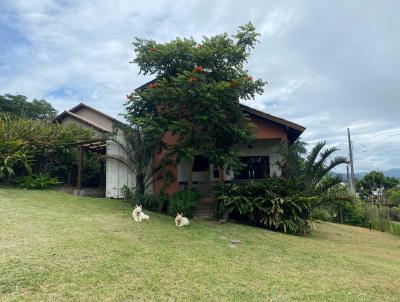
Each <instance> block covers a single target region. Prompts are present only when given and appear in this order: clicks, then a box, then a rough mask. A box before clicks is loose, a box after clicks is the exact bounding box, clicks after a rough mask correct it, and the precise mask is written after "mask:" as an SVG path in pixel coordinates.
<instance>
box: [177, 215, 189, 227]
mask: <svg viewBox="0 0 400 302" xmlns="http://www.w3.org/2000/svg"><path fill="white" fill-rule="evenodd" d="M189 223H190V222H189V219H187V218H186V217H183V216H182V213H180V214H179V213H176V217H175V225H176V226H179V227H181V226H185V225H189Z"/></svg>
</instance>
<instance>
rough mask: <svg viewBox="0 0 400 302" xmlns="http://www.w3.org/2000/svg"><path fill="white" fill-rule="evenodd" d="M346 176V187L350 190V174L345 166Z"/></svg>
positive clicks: (347, 166)
mask: <svg viewBox="0 0 400 302" xmlns="http://www.w3.org/2000/svg"><path fill="white" fill-rule="evenodd" d="M346 175H347V178H346V179H347V186H348V187H349V188H350V186H351V185H350V174H349V165H346Z"/></svg>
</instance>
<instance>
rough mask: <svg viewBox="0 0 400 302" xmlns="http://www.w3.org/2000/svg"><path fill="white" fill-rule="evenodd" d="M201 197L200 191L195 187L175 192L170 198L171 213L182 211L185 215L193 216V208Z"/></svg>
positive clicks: (169, 208) (169, 209)
mask: <svg viewBox="0 0 400 302" xmlns="http://www.w3.org/2000/svg"><path fill="white" fill-rule="evenodd" d="M200 197H201V196H200V193H199V192H198V191H197V190H195V189H191V190H184V191H179V192H177V193H175V194H174V196H172V198H171V199H170V200H169V207H168V212H169V214H170V215H175V214H176V213H182V214H183V215H184V216H188V217H192V216H193V209H194V207H195V206H196V205H197V204H198V202H199V200H200Z"/></svg>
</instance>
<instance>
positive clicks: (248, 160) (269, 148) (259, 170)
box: [153, 104, 305, 199]
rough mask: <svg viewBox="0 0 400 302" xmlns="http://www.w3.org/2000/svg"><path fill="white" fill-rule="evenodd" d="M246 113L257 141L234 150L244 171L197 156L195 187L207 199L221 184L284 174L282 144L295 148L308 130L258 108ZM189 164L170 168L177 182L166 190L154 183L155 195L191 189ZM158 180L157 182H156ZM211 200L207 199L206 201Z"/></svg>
mask: <svg viewBox="0 0 400 302" xmlns="http://www.w3.org/2000/svg"><path fill="white" fill-rule="evenodd" d="M240 106H241V109H242V112H243V113H245V114H246V115H248V117H249V118H250V120H251V122H252V123H253V124H254V125H255V126H256V140H255V141H254V143H253V144H252V145H251V146H249V145H238V146H235V147H234V148H235V149H236V150H237V151H238V153H239V155H240V160H241V162H242V163H243V164H244V168H243V170H242V171H240V172H238V173H234V172H233V171H229V170H226V169H219V168H217V167H213V166H212V165H211V164H209V162H208V160H207V159H206V158H203V157H202V156H201V155H197V156H196V157H195V160H194V165H193V175H192V179H193V186H194V187H195V188H197V189H198V190H199V191H200V192H202V193H203V195H204V196H207V195H208V193H209V191H210V187H211V186H212V184H213V183H214V182H217V181H229V182H245V181H252V180H260V179H264V178H267V177H269V176H273V175H277V176H279V175H280V174H281V171H280V170H279V168H278V166H277V164H276V163H277V161H278V160H279V155H278V149H279V147H280V146H281V144H282V143H285V144H289V145H290V144H292V143H293V142H294V141H295V140H296V139H297V138H298V137H299V136H300V135H301V134H302V133H303V132H304V130H305V128H304V127H303V126H301V125H298V124H296V123H293V122H290V121H288V120H285V119H282V118H279V117H276V116H273V115H270V114H267V113H264V112H262V111H259V110H256V109H254V108H251V107H248V106H245V105H243V104H241V105H240ZM173 140H174V138H173V137H171V136H168V135H166V136H165V137H164V141H165V142H166V143H168V144H170V143H173ZM162 156H163V154H162V153H160V154H157V155H156V156H155V158H154V162H155V163H158V162H160V161H161V158H162ZM187 167H188V163H187V162H184V161H182V162H180V163H179V164H178V165H176V166H171V167H169V171H170V172H171V173H172V174H173V175H174V180H173V181H172V182H171V184H170V185H169V186H168V188H166V189H164V188H163V181H162V180H158V181H155V182H153V193H155V194H158V193H159V192H160V190H164V191H165V192H166V193H167V194H169V195H172V194H174V193H176V192H177V191H179V190H181V189H184V188H186V187H187V174H188V173H187V169H188V168H187ZM154 179H156V178H154ZM206 199H207V198H206Z"/></svg>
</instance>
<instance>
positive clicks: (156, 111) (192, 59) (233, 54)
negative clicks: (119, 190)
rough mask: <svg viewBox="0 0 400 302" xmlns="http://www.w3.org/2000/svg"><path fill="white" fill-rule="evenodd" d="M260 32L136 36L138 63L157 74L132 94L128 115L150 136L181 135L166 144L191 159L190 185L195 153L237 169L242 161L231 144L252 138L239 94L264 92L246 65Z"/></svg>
mask: <svg viewBox="0 0 400 302" xmlns="http://www.w3.org/2000/svg"><path fill="white" fill-rule="evenodd" d="M258 35H259V34H258V33H256V31H255V28H254V26H253V25H252V24H251V23H248V24H246V25H243V26H240V27H239V30H238V32H237V34H236V35H234V36H232V37H230V36H228V34H226V33H225V34H221V35H216V36H213V37H210V38H207V37H204V39H203V40H202V41H201V42H200V43H197V42H196V41H195V40H194V39H193V38H191V39H180V38H177V39H175V40H172V41H170V42H167V43H158V42H156V41H154V40H146V39H140V38H136V40H135V42H134V43H133V44H134V46H135V54H136V57H135V59H134V60H133V63H136V64H138V66H139V69H140V73H141V74H144V75H153V76H155V77H156V79H155V80H154V81H152V82H151V83H149V84H148V85H147V86H146V87H142V88H141V89H138V90H136V91H135V92H134V93H132V94H131V95H128V99H129V100H128V101H127V103H126V111H127V113H126V118H127V119H128V120H129V121H130V122H131V123H132V124H136V125H138V126H139V127H140V128H141V129H143V130H144V131H145V132H146V134H147V135H150V136H155V137H163V136H164V135H165V134H167V133H170V134H172V136H173V137H175V138H176V142H174V143H173V144H167V145H165V147H164V149H165V150H166V151H167V152H166V156H167V157H170V158H176V163H179V162H180V161H182V160H186V161H187V162H188V186H189V187H191V185H192V167H193V161H194V156H195V155H196V154H201V155H203V156H204V157H205V158H207V159H208V160H209V162H210V163H211V164H214V165H215V166H218V167H224V166H226V167H232V168H235V167H238V166H239V160H238V158H237V154H236V153H235V152H234V151H233V150H232V146H234V145H235V144H238V143H249V142H250V141H251V140H252V138H253V129H252V127H251V125H250V123H249V119H248V118H247V117H246V116H245V115H244V114H243V113H242V111H241V110H240V106H239V99H252V98H254V96H255V94H260V93H262V92H263V86H264V85H265V82H263V81H262V80H260V79H258V80H254V79H253V78H252V77H251V76H250V75H249V72H248V71H247V70H246V69H245V67H244V64H245V63H246V62H247V60H248V58H249V55H250V51H251V50H252V49H253V48H254V46H255V44H256V43H257V36H258Z"/></svg>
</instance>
